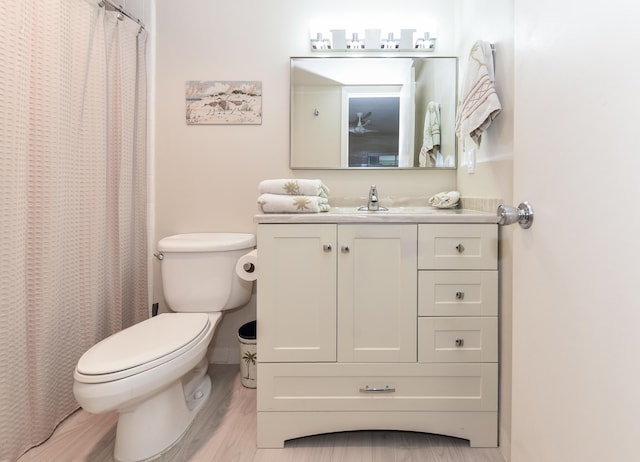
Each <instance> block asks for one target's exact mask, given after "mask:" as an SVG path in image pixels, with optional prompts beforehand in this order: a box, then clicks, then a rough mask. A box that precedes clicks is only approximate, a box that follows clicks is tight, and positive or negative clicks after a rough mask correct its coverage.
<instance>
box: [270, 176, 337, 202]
mask: <svg viewBox="0 0 640 462" xmlns="http://www.w3.org/2000/svg"><path fill="white" fill-rule="evenodd" d="M258 190H259V192H260V194H286V195H289V196H320V197H329V188H327V187H326V186H325V185H324V184H323V183H322V181H321V180H312V179H286V178H284V179H277V180H264V181H261V182H260V184H259V185H258Z"/></svg>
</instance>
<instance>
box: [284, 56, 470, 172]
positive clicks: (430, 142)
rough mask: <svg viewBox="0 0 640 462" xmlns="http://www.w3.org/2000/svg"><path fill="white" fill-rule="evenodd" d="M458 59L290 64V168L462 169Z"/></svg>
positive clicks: (316, 60)
mask: <svg viewBox="0 0 640 462" xmlns="http://www.w3.org/2000/svg"><path fill="white" fill-rule="evenodd" d="M457 69H458V64H457V58H455V57H342V56H340V57H321V58H316V57H310V58H291V114H290V117H291V145H290V146H291V147H290V149H291V153H290V155H291V168H292V169H358V168H393V169H398V168H455V167H456V137H455V117H456V116H455V110H456V105H457V88H458V85H457Z"/></svg>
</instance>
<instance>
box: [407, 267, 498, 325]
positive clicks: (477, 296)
mask: <svg viewBox="0 0 640 462" xmlns="http://www.w3.org/2000/svg"><path fill="white" fill-rule="evenodd" d="M497 314H498V272H497V271H418V316H497Z"/></svg>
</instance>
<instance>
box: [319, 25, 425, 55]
mask: <svg viewBox="0 0 640 462" xmlns="http://www.w3.org/2000/svg"><path fill="white" fill-rule="evenodd" d="M381 32H382V30H381V29H365V30H364V37H365V38H364V40H362V39H361V38H360V37H361V36H362V35H361V34H360V32H350V34H347V31H346V30H345V29H330V35H331V39H329V38H327V37H324V34H323V33H322V32H314V33H312V34H311V50H312V51H327V50H332V51H334V50H335V51H353V50H359V51H362V50H368V51H373V50H377V51H380V50H384V51H391V50H396V51H409V50H420V51H433V50H435V47H436V37H435V34H434V33H433V32H428V31H427V32H421V33H420V34H419V36H418V37H417V38H415V36H416V29H400V38H397V36H395V31H393V32H392V31H388V32H386V33H385V34H381ZM382 36H386V38H384V39H381V37H382ZM347 37H348V38H347Z"/></svg>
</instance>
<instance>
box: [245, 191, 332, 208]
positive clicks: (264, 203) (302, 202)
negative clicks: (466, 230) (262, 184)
mask: <svg viewBox="0 0 640 462" xmlns="http://www.w3.org/2000/svg"><path fill="white" fill-rule="evenodd" d="M258 208H259V209H260V211H261V212H263V213H319V212H328V211H329V209H330V208H331V206H330V205H329V199H327V198H326V197H320V196H294V195H287V194H269V193H265V194H261V195H260V197H258Z"/></svg>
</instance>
